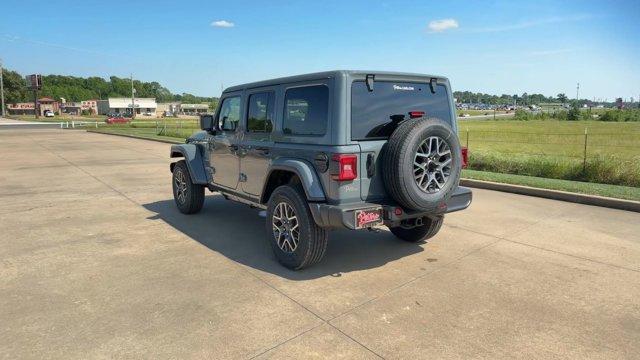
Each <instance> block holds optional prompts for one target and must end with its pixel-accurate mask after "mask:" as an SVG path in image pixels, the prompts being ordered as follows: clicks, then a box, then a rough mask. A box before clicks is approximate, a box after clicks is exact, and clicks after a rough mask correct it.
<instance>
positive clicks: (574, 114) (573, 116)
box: [567, 104, 581, 121]
mask: <svg viewBox="0 0 640 360" xmlns="http://www.w3.org/2000/svg"><path fill="white" fill-rule="evenodd" d="M580 118H581V116H580V109H579V108H578V105H577V104H573V105H572V106H571V109H570V110H569V112H568V113H567V120H569V121H578V120H580Z"/></svg>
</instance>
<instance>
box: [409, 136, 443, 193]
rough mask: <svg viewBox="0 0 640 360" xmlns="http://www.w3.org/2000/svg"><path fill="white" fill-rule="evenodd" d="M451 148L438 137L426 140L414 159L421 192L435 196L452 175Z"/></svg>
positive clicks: (414, 172)
mask: <svg viewBox="0 0 640 360" xmlns="http://www.w3.org/2000/svg"><path fill="white" fill-rule="evenodd" d="M451 160H452V158H451V148H450V147H449V144H447V142H446V141H444V140H443V139H441V138H440V137H438V136H430V137H428V138H426V139H425V140H424V141H423V142H422V143H421V144H420V146H418V150H416V155H415V157H414V159H413V175H414V180H415V182H416V184H417V185H418V187H419V188H420V190H422V191H424V192H426V193H429V194H434V193H437V192H438V191H440V190H441V189H442V188H443V187H444V185H445V184H446V183H447V180H448V179H449V177H450V175H451Z"/></svg>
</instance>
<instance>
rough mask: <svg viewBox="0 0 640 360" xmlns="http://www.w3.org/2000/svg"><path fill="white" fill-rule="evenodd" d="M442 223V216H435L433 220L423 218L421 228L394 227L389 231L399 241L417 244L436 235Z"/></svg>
mask: <svg viewBox="0 0 640 360" xmlns="http://www.w3.org/2000/svg"><path fill="white" fill-rule="evenodd" d="M443 221H444V216H442V215H440V216H436V217H434V218H430V217H426V216H425V217H424V218H422V225H421V226H416V227H413V228H406V227H402V226H396V227H390V228H389V230H391V233H393V235H395V236H396V237H397V238H399V239H402V240H404V241H408V242H418V241H423V240H427V239H429V238H432V237H434V236H435V235H436V234H437V233H438V231H440V228H441V227H442V222H443Z"/></svg>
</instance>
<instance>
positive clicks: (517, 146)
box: [458, 120, 640, 187]
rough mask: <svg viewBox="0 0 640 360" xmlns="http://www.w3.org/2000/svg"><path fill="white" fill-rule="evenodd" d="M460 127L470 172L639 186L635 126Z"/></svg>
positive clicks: (639, 138) (468, 123) (639, 135)
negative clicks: (467, 150) (478, 171)
mask: <svg viewBox="0 0 640 360" xmlns="http://www.w3.org/2000/svg"><path fill="white" fill-rule="evenodd" d="M458 126H459V136H460V141H461V143H462V144H463V145H467V146H468V148H469V151H470V168H471V169H475V170H482V171H492V172H499V173H508V174H517V175H528V176H536V177H545V178H555V179H565V180H577V181H586V182H596V183H606V184H614V185H625V186H635V187H638V186H640V123H638V122H601V121H554V120H546V121H512V120H498V121H489V120H477V121H474V120H465V121H463V122H459V123H458ZM585 132H586V135H585ZM585 142H586V150H585ZM585 159H586V161H585Z"/></svg>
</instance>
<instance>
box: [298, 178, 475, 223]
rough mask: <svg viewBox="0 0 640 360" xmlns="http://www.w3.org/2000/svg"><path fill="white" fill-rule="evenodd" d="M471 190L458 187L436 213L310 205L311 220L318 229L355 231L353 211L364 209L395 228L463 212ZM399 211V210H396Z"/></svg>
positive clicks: (392, 207) (365, 205)
mask: <svg viewBox="0 0 640 360" xmlns="http://www.w3.org/2000/svg"><path fill="white" fill-rule="evenodd" d="M471 199H472V193H471V189H469V188H466V187H462V186H459V187H458V188H457V189H456V191H455V192H454V193H453V195H452V196H451V198H450V199H449V201H447V202H446V203H442V204H441V206H440V208H439V209H438V211H436V212H429V213H426V212H420V211H414V210H406V209H404V208H402V207H400V206H398V205H391V204H375V203H364V202H363V203H356V204H347V205H329V204H324V203H310V204H309V207H310V209H311V213H312V214H313V219H314V220H315V222H316V224H318V226H320V227H325V228H347V229H354V230H355V229H356V220H355V211H356V210H366V209H380V208H381V209H382V211H383V222H384V224H385V225H387V226H397V225H398V224H399V223H400V222H401V221H402V220H405V219H413V218H418V217H424V216H438V215H442V214H446V213H450V212H454V211H460V210H464V209H466V208H467V207H469V205H470V204H471ZM398 209H399V210H398Z"/></svg>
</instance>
